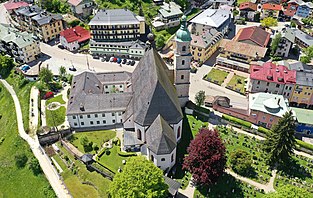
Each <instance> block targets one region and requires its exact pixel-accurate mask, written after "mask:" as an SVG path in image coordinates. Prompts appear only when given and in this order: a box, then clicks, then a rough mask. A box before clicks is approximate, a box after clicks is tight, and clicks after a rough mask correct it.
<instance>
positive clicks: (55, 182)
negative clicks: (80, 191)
mask: <svg viewBox="0 0 313 198" xmlns="http://www.w3.org/2000/svg"><path fill="white" fill-rule="evenodd" d="M0 82H2V83H3V85H4V86H5V87H6V89H7V90H8V91H9V92H10V94H11V96H12V98H13V101H14V105H15V111H16V116H17V124H18V132H19V135H20V136H21V137H22V138H23V139H24V140H26V141H27V143H28V144H29V146H30V148H31V150H32V152H33V153H34V156H35V157H36V158H37V159H38V161H39V163H40V166H41V168H42V170H43V172H44V174H45V175H46V177H47V179H48V181H49V183H50V185H51V186H52V188H53V190H54V192H55V193H56V195H57V196H58V197H62V198H63V197H64V198H65V197H71V196H70V194H69V192H68V191H67V190H66V188H65V186H64V185H63V183H62V181H61V180H60V178H59V175H58V173H57V171H56V170H55V168H54V166H53V165H52V163H51V160H50V159H49V157H48V156H47V155H46V154H45V153H43V149H42V147H41V146H40V144H39V141H38V138H37V136H36V139H32V138H31V137H30V136H29V135H27V134H26V133H25V130H24V125H23V116H22V110H21V106H20V102H19V100H18V98H17V95H16V93H15V91H14V90H13V88H12V86H11V85H9V84H8V83H7V82H6V81H5V80H2V79H1V80H0Z"/></svg>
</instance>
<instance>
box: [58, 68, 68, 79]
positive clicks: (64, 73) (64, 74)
mask: <svg viewBox="0 0 313 198" xmlns="http://www.w3.org/2000/svg"><path fill="white" fill-rule="evenodd" d="M59 75H60V77H61V78H62V79H63V78H64V77H65V76H66V68H65V67H64V66H61V67H60V68H59Z"/></svg>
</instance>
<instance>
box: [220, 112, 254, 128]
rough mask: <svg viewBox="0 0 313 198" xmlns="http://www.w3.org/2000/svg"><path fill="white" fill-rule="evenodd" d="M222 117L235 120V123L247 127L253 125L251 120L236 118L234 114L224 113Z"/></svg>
mask: <svg viewBox="0 0 313 198" xmlns="http://www.w3.org/2000/svg"><path fill="white" fill-rule="evenodd" d="M222 118H223V119H225V120H228V121H230V122H233V123H236V124H240V125H242V126H244V127H247V128H251V125H252V124H251V123H250V122H247V121H245V120H241V119H239V118H235V117H233V116H230V115H226V114H223V115H222Z"/></svg>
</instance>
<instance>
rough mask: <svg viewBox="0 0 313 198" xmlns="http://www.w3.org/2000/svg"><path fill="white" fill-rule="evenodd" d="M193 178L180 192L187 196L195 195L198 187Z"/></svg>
mask: <svg viewBox="0 0 313 198" xmlns="http://www.w3.org/2000/svg"><path fill="white" fill-rule="evenodd" d="M191 180H192V179H191ZM191 180H190V182H189V184H188V186H187V188H186V189H185V190H183V189H181V188H180V189H179V190H178V192H179V193H181V194H182V195H184V196H186V197H193V195H194V193H195V190H196V187H195V186H194V185H193V184H192V181H191Z"/></svg>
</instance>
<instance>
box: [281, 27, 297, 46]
mask: <svg viewBox="0 0 313 198" xmlns="http://www.w3.org/2000/svg"><path fill="white" fill-rule="evenodd" d="M282 37H283V38H286V39H287V40H289V41H290V42H291V43H294V42H295V33H294V31H292V29H291V28H286V29H285V30H284V31H283V33H282Z"/></svg>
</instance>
